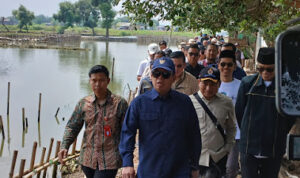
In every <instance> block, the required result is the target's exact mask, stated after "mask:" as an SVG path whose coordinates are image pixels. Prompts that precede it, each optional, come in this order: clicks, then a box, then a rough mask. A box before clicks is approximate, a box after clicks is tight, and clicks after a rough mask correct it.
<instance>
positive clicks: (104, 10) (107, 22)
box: [99, 1, 116, 28]
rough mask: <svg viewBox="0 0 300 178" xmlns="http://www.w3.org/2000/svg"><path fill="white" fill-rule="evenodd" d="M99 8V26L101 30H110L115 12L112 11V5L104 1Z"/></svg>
mask: <svg viewBox="0 0 300 178" xmlns="http://www.w3.org/2000/svg"><path fill="white" fill-rule="evenodd" d="M99 8H100V11H101V17H102V23H101V26H102V27H103V28H111V26H112V22H113V21H114V18H115V16H116V12H115V11H114V10H113V9H112V4H111V2H110V1H106V2H105V1H104V2H101V3H100V4H99Z"/></svg>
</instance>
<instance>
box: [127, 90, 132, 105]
mask: <svg viewBox="0 0 300 178" xmlns="http://www.w3.org/2000/svg"><path fill="white" fill-rule="evenodd" d="M130 99H131V90H129V95H128V100H127V103H128V104H129V102H130Z"/></svg>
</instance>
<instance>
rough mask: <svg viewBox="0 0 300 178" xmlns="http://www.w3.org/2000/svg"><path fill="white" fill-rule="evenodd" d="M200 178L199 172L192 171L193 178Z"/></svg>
mask: <svg viewBox="0 0 300 178" xmlns="http://www.w3.org/2000/svg"><path fill="white" fill-rule="evenodd" d="M198 177H199V170H192V172H191V178H198Z"/></svg>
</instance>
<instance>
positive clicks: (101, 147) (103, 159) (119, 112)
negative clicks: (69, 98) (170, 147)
mask: <svg viewBox="0 0 300 178" xmlns="http://www.w3.org/2000/svg"><path fill="white" fill-rule="evenodd" d="M127 108H128V104H127V102H126V100H125V99H123V98H122V97H120V96H117V95H114V94H111V92H110V91H109V90H108V95H107V98H106V102H105V103H104V104H103V105H99V104H98V102H97V99H96V96H95V95H94V94H92V95H89V96H86V97H84V98H83V99H81V100H80V101H79V102H78V104H77V106H76V108H75V110H74V112H73V114H72V116H71V118H70V120H69V121H68V123H67V125H66V129H65V133H64V137H63V141H62V145H61V148H64V149H68V148H69V146H70V145H71V144H72V143H73V141H74V140H75V138H76V137H77V135H78V133H79V132H80V130H81V128H82V126H83V124H85V130H84V135H83V140H82V141H83V145H82V148H81V151H80V160H79V162H80V164H82V165H83V166H86V167H89V168H92V169H96V168H97V165H98V169H99V170H106V169H118V168H119V167H120V166H121V162H122V161H121V158H120V154H119V150H118V145H119V142H120V131H121V126H122V122H123V119H124V116H125V112H126V110H127Z"/></svg>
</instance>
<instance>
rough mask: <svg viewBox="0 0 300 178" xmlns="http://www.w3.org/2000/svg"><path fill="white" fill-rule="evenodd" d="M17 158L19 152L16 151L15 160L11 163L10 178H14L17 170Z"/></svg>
mask: <svg viewBox="0 0 300 178" xmlns="http://www.w3.org/2000/svg"><path fill="white" fill-rule="evenodd" d="M17 156H18V150H15V151H14V154H13V159H12V162H11V167H10V172H9V178H12V177H14V170H15V166H16V160H17Z"/></svg>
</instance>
